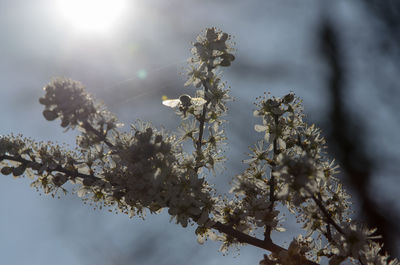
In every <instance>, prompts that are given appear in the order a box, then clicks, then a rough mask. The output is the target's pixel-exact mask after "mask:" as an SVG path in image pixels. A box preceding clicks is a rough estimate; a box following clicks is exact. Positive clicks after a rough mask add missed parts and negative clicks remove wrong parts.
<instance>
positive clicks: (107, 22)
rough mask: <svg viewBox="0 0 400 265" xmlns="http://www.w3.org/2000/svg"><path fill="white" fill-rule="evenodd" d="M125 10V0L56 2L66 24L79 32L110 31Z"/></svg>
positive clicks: (65, 0) (64, 0) (69, 0)
mask: <svg viewBox="0 0 400 265" xmlns="http://www.w3.org/2000/svg"><path fill="white" fill-rule="evenodd" d="M126 8H127V1H126V0H58V2H57V9H58V12H59V14H60V16H61V17H62V18H64V19H65V20H66V22H67V23H68V24H70V25H71V26H73V27H74V28H76V29H77V30H81V31H92V32H104V31H108V30H110V29H111V28H112V27H113V26H114V25H115V24H116V23H117V22H118V21H119V20H120V18H121V16H122V15H123V13H124V11H125V10H126Z"/></svg>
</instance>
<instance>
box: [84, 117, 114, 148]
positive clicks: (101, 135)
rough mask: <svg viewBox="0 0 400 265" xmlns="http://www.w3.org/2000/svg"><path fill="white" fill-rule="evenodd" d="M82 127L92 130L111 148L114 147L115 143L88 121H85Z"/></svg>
mask: <svg viewBox="0 0 400 265" xmlns="http://www.w3.org/2000/svg"><path fill="white" fill-rule="evenodd" d="M82 127H83V128H84V129H85V130H86V131H90V132H92V133H94V134H95V135H96V136H97V137H98V138H99V140H100V141H103V142H104V143H105V144H106V145H107V146H108V147H110V148H113V147H114V145H113V144H112V143H110V142H109V141H108V140H107V138H106V134H104V133H102V132H100V131H98V130H96V129H95V128H94V127H93V126H92V125H91V124H90V123H89V122H88V121H84V122H83V125H82Z"/></svg>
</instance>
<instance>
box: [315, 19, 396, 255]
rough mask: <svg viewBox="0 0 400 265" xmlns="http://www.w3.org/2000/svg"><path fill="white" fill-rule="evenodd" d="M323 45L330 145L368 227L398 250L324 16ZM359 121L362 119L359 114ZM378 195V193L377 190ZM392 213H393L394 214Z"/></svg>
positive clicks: (339, 55)
mask: <svg viewBox="0 0 400 265" xmlns="http://www.w3.org/2000/svg"><path fill="white" fill-rule="evenodd" d="M319 40H320V49H321V54H322V56H323V58H324V59H325V60H326V62H327V64H328V66H329V68H330V75H329V79H328V87H329V92H330V97H331V112H330V122H331V125H330V127H331V132H330V135H329V137H330V141H329V142H330V143H331V144H330V145H331V146H334V150H333V151H334V152H335V153H336V154H335V156H336V157H337V159H338V160H339V164H340V165H341V166H342V168H343V170H344V173H345V177H346V178H347V179H346V180H347V181H348V182H349V184H351V185H352V186H353V190H354V192H355V193H356V195H357V196H358V198H359V200H360V203H361V211H362V214H363V216H364V217H365V219H366V221H367V223H368V225H369V227H371V228H372V227H376V228H378V234H380V235H382V236H383V238H382V239H381V240H380V242H381V243H384V248H383V251H385V252H389V253H392V255H393V254H395V253H396V241H397V237H398V236H399V234H400V233H399V228H398V226H397V225H396V224H395V222H394V220H391V219H390V218H391V217H393V213H392V212H391V209H385V207H383V205H378V204H377V203H376V202H375V201H374V200H373V199H372V195H373V196H376V195H377V194H370V193H369V190H368V188H369V185H370V180H371V175H372V169H373V167H374V160H373V159H371V158H370V157H369V156H368V155H367V153H366V152H365V150H364V147H365V140H364V136H365V135H364V134H363V131H364V130H362V128H360V127H361V126H360V125H358V126H357V125H356V124H353V123H352V121H351V119H350V118H349V117H350V114H351V115H352V116H354V115H355V114H354V113H351V111H350V109H349V108H348V107H347V106H346V104H345V101H344V98H345V97H344V93H345V91H344V90H345V67H344V64H343V59H344V58H343V54H342V52H341V49H340V48H341V47H340V44H339V40H338V35H337V33H336V32H335V29H334V27H333V25H332V23H331V22H330V21H329V20H326V19H324V20H323V21H322V23H321V26H320V32H319ZM357 121H358V123H361V119H360V118H359V117H358V118H357ZM378 195H379V194H378ZM391 214H392V215H391Z"/></svg>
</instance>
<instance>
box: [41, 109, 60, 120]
mask: <svg viewBox="0 0 400 265" xmlns="http://www.w3.org/2000/svg"><path fill="white" fill-rule="evenodd" d="M43 116H44V118H45V119H46V120H48V121H53V120H55V119H57V117H58V115H57V112H55V111H52V110H44V111H43Z"/></svg>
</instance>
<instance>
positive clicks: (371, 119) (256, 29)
mask: <svg viewBox="0 0 400 265" xmlns="http://www.w3.org/2000/svg"><path fill="white" fill-rule="evenodd" d="M55 2H56V1H50V0H37V1H22V0H15V1H6V0H0V33H1V42H0V58H1V60H0V80H1V88H0V92H1V94H0V95H1V97H0V120H1V122H2V123H1V131H0V134H2V135H4V134H9V133H11V132H13V133H15V134H17V133H22V134H24V135H25V136H28V137H32V138H34V139H37V140H53V141H57V142H65V143H67V144H69V145H70V147H71V148H73V146H74V136H75V135H76V133H75V132H67V133H65V134H64V133H63V130H62V128H61V127H60V126H59V124H58V123H57V122H53V123H49V122H46V121H45V119H44V118H43V117H42V114H41V111H42V109H41V107H40V104H39V103H38V98H39V97H40V96H42V95H43V91H42V90H41V88H42V87H43V86H44V85H45V84H46V83H48V82H49V81H50V80H51V78H53V77H57V76H65V77H69V78H72V79H75V80H79V81H81V82H82V83H83V84H84V85H86V86H87V89H88V91H89V92H90V93H92V94H93V95H94V96H95V97H96V98H97V99H100V100H103V101H104V103H105V104H106V106H108V107H109V109H110V110H111V111H112V112H114V113H115V114H117V116H118V117H119V118H120V120H121V121H122V122H124V123H125V124H126V127H125V128H128V125H129V124H130V123H133V122H135V120H137V119H142V120H146V121H151V122H152V123H153V124H154V125H156V126H164V127H165V128H167V129H168V130H174V128H176V126H177V125H178V124H179V119H178V118H177V116H176V115H175V114H174V112H173V111H171V110H170V109H167V108H166V107H165V106H163V105H162V104H161V97H162V96H163V95H166V96H168V97H170V98H175V97H178V96H179V95H180V94H182V93H188V94H190V93H191V92H194V90H193V89H192V88H184V87H183V84H184V82H185V76H184V74H180V73H185V71H186V70H185V67H186V60H187V58H189V57H190V49H191V42H193V41H194V40H195V37H196V36H197V35H198V34H199V33H200V30H202V29H204V28H206V27H209V26H215V27H218V28H220V29H221V30H223V31H225V32H228V33H230V34H232V35H233V36H234V39H233V40H234V41H235V42H236V46H235V48H236V49H237V53H236V60H235V61H234V63H233V65H232V66H231V67H229V68H226V69H225V72H224V77H223V78H224V80H226V81H227V83H228V85H230V86H231V95H232V96H234V97H235V98H236V100H235V101H234V102H232V103H231V104H230V106H229V107H230V110H229V115H228V116H226V119H227V120H228V124H227V126H226V130H227V135H228V146H227V150H226V156H227V162H226V163H225V167H226V169H227V170H225V171H224V172H220V173H219V174H217V177H213V176H211V177H210V180H211V182H212V183H215V185H216V187H217V188H218V189H219V190H221V193H222V192H227V191H228V190H229V182H230V180H231V179H232V176H234V175H235V174H239V173H240V172H241V170H243V169H244V165H243V164H242V163H241V160H243V159H246V152H247V147H248V146H249V145H252V144H253V143H255V142H256V140H257V139H259V138H260V137H262V136H261V135H259V134H257V133H256V132H254V130H253V126H254V123H255V122H256V119H255V118H254V117H253V116H252V112H253V109H254V108H253V102H254V101H255V98H256V97H257V96H260V95H262V94H263V93H264V92H265V91H267V92H271V93H272V95H276V96H282V95H284V94H285V93H287V92H289V91H293V92H295V93H296V94H297V95H298V96H300V97H301V98H303V99H304V106H305V111H306V113H307V120H308V121H309V122H310V123H316V124H317V125H318V126H320V127H321V128H322V129H323V132H324V136H325V137H327V139H328V146H329V147H330V149H329V152H330V155H331V156H332V157H335V158H336V159H337V162H338V164H339V165H340V166H341V178H342V179H343V181H344V183H345V185H346V188H347V189H348V190H349V191H350V192H351V194H353V200H354V210H355V216H357V218H361V219H362V220H364V221H365V222H367V223H368V224H369V226H371V227H378V229H379V233H380V234H383V235H384V237H383V239H382V242H384V244H385V249H386V250H387V251H389V252H390V253H392V255H394V256H397V257H398V256H399V255H400V244H399V242H400V241H399V238H400V226H399V224H400V218H399V212H400V203H399V202H398V197H399V196H398V190H399V188H400V184H399V173H400V169H399V162H400V151H399V147H400V137H399V133H398V131H399V129H400V119H399V117H400V116H399V114H400V104H399V103H400V89H399V74H400V53H399V51H400V2H399V1H392V0H354V1H346V0H337V1H329V0H325V1H317V0H305V1H304V0H303V1H298V0H287V1H276V0H268V1H261V0H251V1H224V0H220V1H205V0H204V1H194V0H186V1H177V0H171V1H162V0H148V1H136V0H132V1H129V2H127V5H126V6H125V8H124V12H123V15H121V17H120V18H119V21H118V23H117V24H116V25H115V26H114V27H113V28H110V29H109V30H107V31H103V32H90V31H79V30H77V29H76V28H73V27H71V26H70V25H69V24H68V23H67V22H66V21H64V20H62V16H61V14H60V10H58V9H57V8H56V6H55V5H54V3H55ZM95 9H96V6H93V10H95ZM70 12H75V11H70ZM0 181H1V182H0V189H1V192H0V209H1V210H2V218H0V234H1V239H0V252H1V255H2V258H1V260H2V261H1V263H4V264H54V263H55V262H57V264H82V265H83V264H94V263H96V264H113V265H126V264H158V265H162V264H193V265H194V264H244V263H246V264H258V262H259V261H260V260H261V259H262V255H263V254H264V253H263V251H262V250H258V249H255V248H251V247H243V248H242V250H241V251H240V256H238V257H236V256H237V254H238V253H237V252H235V251H232V252H231V254H229V255H228V256H227V257H224V256H222V254H220V253H218V252H217V249H218V248H219V246H218V243H214V242H207V243H206V244H205V245H198V243H197V242H196V239H195V235H194V229H191V228H189V229H183V228H181V227H179V226H176V225H175V224H173V223H169V222H168V221H169V217H168V215H167V214H161V215H159V216H148V217H147V218H146V220H145V221H142V220H137V219H132V220H131V219H129V218H128V217H127V216H123V215H117V216H114V214H111V213H108V212H107V211H93V210H91V209H90V206H88V205H83V204H82V202H81V201H80V200H79V199H77V198H75V197H74V196H71V195H67V196H66V197H62V198H61V200H54V199H52V198H51V197H47V196H39V194H38V193H36V192H35V191H34V189H31V188H30V187H29V180H28V179H18V180H15V179H12V178H10V177H6V176H2V177H1V178H0ZM287 226H288V232H287V233H283V234H275V235H274V238H275V240H276V241H277V242H280V243H281V244H282V245H285V244H287V242H288V241H289V242H290V239H291V238H292V237H293V236H294V235H295V233H296V231H297V229H298V225H296V224H295V223H294V221H293V219H292V218H289V217H288V218H287Z"/></svg>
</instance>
